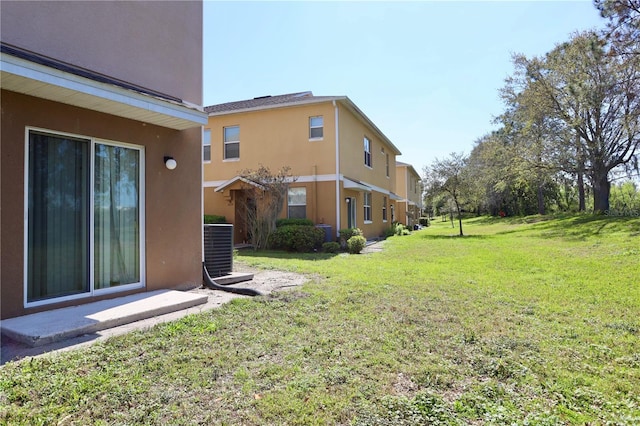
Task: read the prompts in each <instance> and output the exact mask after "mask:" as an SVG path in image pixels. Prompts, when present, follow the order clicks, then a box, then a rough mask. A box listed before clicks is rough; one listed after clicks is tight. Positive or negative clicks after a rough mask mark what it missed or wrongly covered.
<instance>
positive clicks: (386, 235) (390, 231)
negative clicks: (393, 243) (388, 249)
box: [383, 226, 396, 238]
mask: <svg viewBox="0 0 640 426" xmlns="http://www.w3.org/2000/svg"><path fill="white" fill-rule="evenodd" d="M394 235H396V230H395V228H394V227H393V226H390V227H388V228H387V229H385V230H384V234H383V237H384V238H389V237H393V236H394Z"/></svg>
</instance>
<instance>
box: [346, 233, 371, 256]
mask: <svg viewBox="0 0 640 426" xmlns="http://www.w3.org/2000/svg"><path fill="white" fill-rule="evenodd" d="M366 244H367V240H366V238H364V237H363V236H362V235H354V236H353V237H351V238H349V239H348V240H347V250H349V253H351V254H358V253H360V252H361V251H362V249H363V248H364V246H365V245H366Z"/></svg>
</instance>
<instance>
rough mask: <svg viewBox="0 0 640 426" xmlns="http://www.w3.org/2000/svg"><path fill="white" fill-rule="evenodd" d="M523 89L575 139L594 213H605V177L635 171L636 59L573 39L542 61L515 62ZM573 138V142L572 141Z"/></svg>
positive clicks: (639, 99)
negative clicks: (545, 102) (523, 79)
mask: <svg viewBox="0 0 640 426" xmlns="http://www.w3.org/2000/svg"><path fill="white" fill-rule="evenodd" d="M515 64H516V68H518V67H520V69H521V71H524V72H523V73H521V74H522V75H525V76H526V78H527V79H528V80H529V82H530V84H528V86H527V87H528V88H529V89H530V90H535V91H536V92H537V93H538V94H539V95H540V96H543V97H546V98H547V99H548V100H549V101H550V105H551V113H552V114H554V116H555V117H556V118H558V119H560V120H562V121H564V123H565V124H566V125H567V126H568V128H569V129H571V131H572V132H573V133H574V134H575V136H576V141H577V143H578V144H579V147H577V148H578V149H576V151H579V152H580V153H581V154H583V156H584V158H583V159H584V162H585V164H584V169H585V172H586V173H587V175H588V176H589V178H590V180H591V184H592V186H593V195H594V212H596V213H603V212H606V211H607V210H608V209H609V193H610V188H611V183H610V176H609V174H610V173H611V172H612V170H614V169H615V168H620V167H623V168H626V169H627V170H631V169H635V170H637V168H638V158H637V152H638V150H639V147H640V96H639V95H638V93H640V56H638V55H635V56H622V55H616V54H614V52H613V51H612V50H611V47H610V46H608V45H607V43H606V42H605V41H604V40H603V39H602V38H601V37H599V36H598V35H597V34H596V33H595V32H585V33H582V34H577V35H575V36H574V37H573V38H572V39H571V40H570V41H569V42H566V43H563V44H560V45H559V46H557V47H556V48H555V49H554V50H552V51H551V52H549V53H548V54H547V55H546V56H545V57H542V58H533V59H527V58H525V57H524V56H522V55H519V56H517V57H516V60H515ZM578 137H579V140H578Z"/></svg>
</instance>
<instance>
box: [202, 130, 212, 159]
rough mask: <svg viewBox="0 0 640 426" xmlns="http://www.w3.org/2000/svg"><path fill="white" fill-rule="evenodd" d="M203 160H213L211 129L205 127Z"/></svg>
mask: <svg viewBox="0 0 640 426" xmlns="http://www.w3.org/2000/svg"><path fill="white" fill-rule="evenodd" d="M202 160H203V161H204V162H210V161H211V130H209V129H205V130H204V134H203V135H202Z"/></svg>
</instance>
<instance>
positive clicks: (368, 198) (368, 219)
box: [363, 192, 371, 222]
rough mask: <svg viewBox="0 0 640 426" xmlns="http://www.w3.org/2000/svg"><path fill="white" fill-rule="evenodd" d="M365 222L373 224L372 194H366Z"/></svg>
mask: <svg viewBox="0 0 640 426" xmlns="http://www.w3.org/2000/svg"><path fill="white" fill-rule="evenodd" d="M363 204H364V221H365V222H371V193H370V192H365V193H364V203H363Z"/></svg>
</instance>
